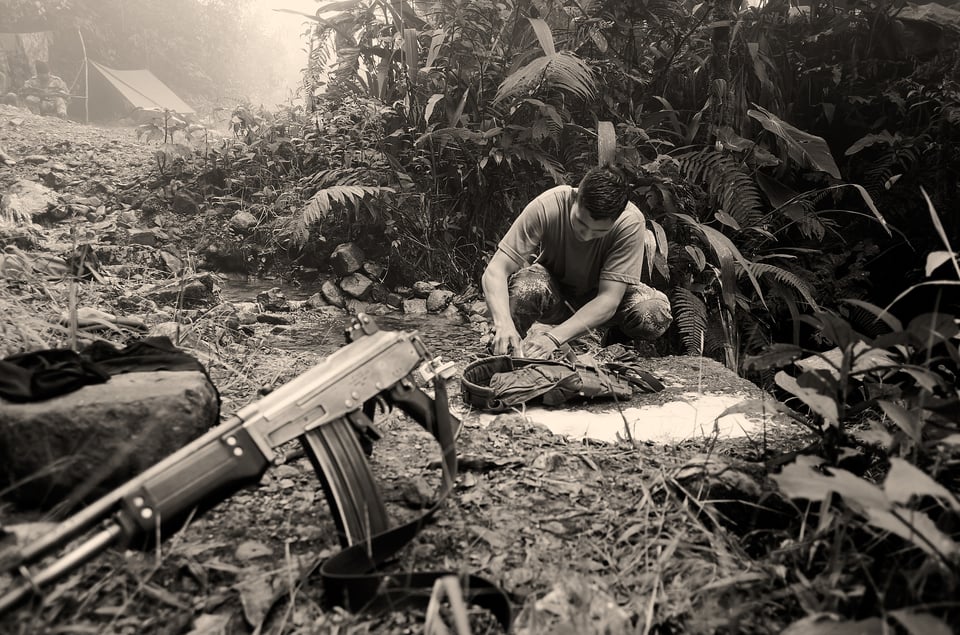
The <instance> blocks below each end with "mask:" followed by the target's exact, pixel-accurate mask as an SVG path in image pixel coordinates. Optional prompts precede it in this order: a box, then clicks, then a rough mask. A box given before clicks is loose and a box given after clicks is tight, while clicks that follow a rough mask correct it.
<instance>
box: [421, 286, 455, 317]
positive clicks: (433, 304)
mask: <svg viewBox="0 0 960 635" xmlns="http://www.w3.org/2000/svg"><path fill="white" fill-rule="evenodd" d="M452 299H453V291H447V290H445V289H434V290H433V291H431V292H430V293H429V294H428V295H427V311H429V312H430V313H439V312H440V311H442V310H443V309H445V308H447V306H449V305H450V300H452Z"/></svg>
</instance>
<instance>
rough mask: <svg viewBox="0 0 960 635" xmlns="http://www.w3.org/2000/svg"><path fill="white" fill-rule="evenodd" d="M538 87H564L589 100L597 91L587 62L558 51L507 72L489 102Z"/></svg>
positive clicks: (495, 102)
mask: <svg viewBox="0 0 960 635" xmlns="http://www.w3.org/2000/svg"><path fill="white" fill-rule="evenodd" d="M541 87H551V88H559V89H562V90H566V91H568V92H570V93H573V94H574V95H576V96H578V97H580V98H582V99H584V100H590V99H593V97H594V95H595V94H596V92H597V83H596V79H595V78H594V76H593V69H591V68H590V65H589V64H587V63H586V62H585V61H583V60H582V59H580V58H579V57H577V56H576V55H574V54H573V53H569V52H567V51H559V52H557V53H554V54H552V55H544V56H542V57H538V58H536V59H534V60H533V61H531V62H529V63H528V64H525V65H524V66H522V67H520V68H519V69H517V70H516V71H514V72H513V73H511V74H510V75H509V76H508V77H507V78H506V79H504V80H503V82H502V83H501V84H500V87H499V88H498V89H497V94H496V96H495V97H494V99H493V103H494V105H496V104H498V103H500V102H501V101H503V100H504V99H507V98H510V97H516V96H520V95H524V94H529V93H533V92H535V91H536V90H537V89H539V88H541Z"/></svg>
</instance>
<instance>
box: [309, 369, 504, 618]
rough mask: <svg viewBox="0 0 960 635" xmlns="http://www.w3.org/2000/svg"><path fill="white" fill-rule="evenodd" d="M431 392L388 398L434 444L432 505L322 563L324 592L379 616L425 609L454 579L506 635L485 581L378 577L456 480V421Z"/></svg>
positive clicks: (428, 575)
mask: <svg viewBox="0 0 960 635" xmlns="http://www.w3.org/2000/svg"><path fill="white" fill-rule="evenodd" d="M434 391H435V397H434V400H433V403H432V404H431V405H426V403H425V401H424V400H423V399H422V397H423V396H424V395H423V393H422V392H420V391H419V389H416V388H415V387H413V386H412V385H406V386H404V385H401V384H398V385H396V386H394V387H393V388H392V389H391V391H390V397H391V400H392V401H393V403H395V404H397V405H399V406H400V408H401V409H402V410H404V411H405V412H406V413H407V414H408V415H411V418H413V419H415V420H416V421H417V422H418V423H419V424H420V425H421V427H423V429H424V430H426V431H427V432H429V433H430V434H431V435H432V436H433V438H434V439H436V441H437V442H438V443H439V444H440V448H441V451H442V461H441V467H442V471H443V481H442V484H441V486H440V490H439V492H438V495H437V500H436V502H435V503H434V504H433V506H432V507H430V508H429V509H427V510H426V512H424V513H423V514H422V515H421V516H420V517H418V518H415V519H414V520H411V521H409V522H406V523H403V524H402V525H398V526H396V527H391V528H390V529H387V530H385V531H382V532H380V533H378V534H376V535H373V536H371V537H370V538H368V539H365V540H361V541H359V542H355V543H354V544H352V545H349V546H347V547H346V548H344V549H343V550H342V551H340V552H338V553H336V554H334V555H333V556H331V557H330V558H328V559H327V560H325V561H324V562H323V564H322V565H321V566H320V569H319V573H320V577H321V579H322V580H323V586H324V592H325V594H326V597H327V598H328V599H329V600H330V601H331V602H332V603H333V604H336V605H340V606H344V607H346V608H347V609H349V610H351V611H363V612H372V613H380V612H386V611H393V610H399V609H403V608H412V607H420V608H425V607H426V606H427V604H428V603H429V600H430V597H431V595H432V588H433V586H434V583H435V582H436V581H437V580H438V579H440V578H443V577H446V576H449V575H457V577H458V578H459V580H460V585H461V588H462V589H463V595H464V598H465V599H466V600H467V601H469V602H471V603H473V604H475V605H477V606H481V607H483V608H485V609H487V610H488V611H490V612H491V613H492V614H493V615H494V616H495V617H496V618H497V621H498V622H499V623H500V625H501V626H502V627H503V629H504V631H507V632H509V630H510V626H511V623H512V618H513V615H512V609H511V606H510V600H509V598H508V597H507V594H506V593H505V592H504V591H503V589H501V588H500V587H498V586H497V585H495V584H493V583H492V582H490V581H489V580H486V579H484V578H482V577H479V576H476V575H470V574H452V573H451V572H449V571H428V572H419V571H418V572H403V573H384V572H382V571H379V570H378V569H379V568H380V567H381V566H382V565H383V564H384V563H385V562H386V561H387V560H389V559H390V558H392V557H393V556H394V555H396V554H397V552H399V551H400V550H401V549H402V548H403V547H404V546H406V545H407V544H409V543H410V542H411V541H412V540H413V539H414V537H415V536H416V535H417V532H418V531H420V528H421V527H423V526H424V525H425V524H426V523H427V522H429V521H430V519H431V518H432V517H433V516H434V515H435V514H436V513H437V511H438V510H439V509H440V507H441V505H443V502H444V500H446V498H447V496H448V495H449V494H450V492H451V491H452V490H453V485H454V480H455V478H456V475H457V449H456V441H455V439H456V434H457V431H458V429H459V426H460V422H459V421H458V420H457V419H456V418H455V417H452V416H451V415H450V409H449V404H448V399H447V389H446V386H445V385H444V383H443V380H442V379H439V378H437V379H435V380H434ZM431 406H432V407H431ZM360 458H361V459H363V457H362V456H361V457H360ZM363 460H365V459H363ZM331 504H332V501H331ZM308 575H309V574H308Z"/></svg>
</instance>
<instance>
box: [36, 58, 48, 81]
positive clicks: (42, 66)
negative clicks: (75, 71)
mask: <svg viewBox="0 0 960 635" xmlns="http://www.w3.org/2000/svg"><path fill="white" fill-rule="evenodd" d="M34 68H36V69H37V75H40V76H41V77H44V76H46V75H49V74H50V67H49V66H47V63H46V62H44V61H43V60H37V63H36V64H34Z"/></svg>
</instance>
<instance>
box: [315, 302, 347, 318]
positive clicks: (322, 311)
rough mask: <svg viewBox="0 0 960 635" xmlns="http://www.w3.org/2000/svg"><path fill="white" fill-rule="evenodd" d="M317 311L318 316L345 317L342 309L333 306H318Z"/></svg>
mask: <svg viewBox="0 0 960 635" xmlns="http://www.w3.org/2000/svg"><path fill="white" fill-rule="evenodd" d="M315 310H316V312H317V314H318V315H322V316H324V317H340V316H341V315H343V311H344V310H343V309H342V308H339V307H335V306H333V305H332V304H325V305H323V306H318V307H317V308H316V309H315Z"/></svg>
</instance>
